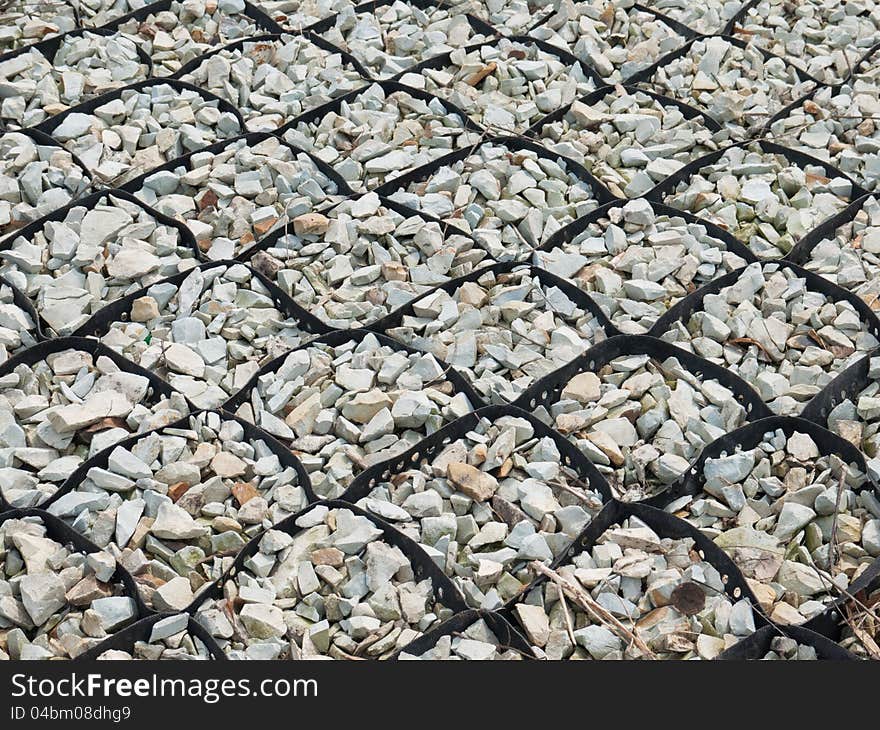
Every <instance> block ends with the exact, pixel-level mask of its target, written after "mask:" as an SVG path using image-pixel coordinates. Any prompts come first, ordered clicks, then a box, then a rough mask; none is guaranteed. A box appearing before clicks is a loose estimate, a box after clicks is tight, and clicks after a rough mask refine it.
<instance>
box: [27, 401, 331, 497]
mask: <svg viewBox="0 0 880 730" xmlns="http://www.w3.org/2000/svg"><path fill="white" fill-rule="evenodd" d="M200 413H217V414H219V415H220V418H221V419H222V420H225V421H235V422H236V423H238V424H239V425H240V426H241V427H242V429H243V430H244V435H245V438H246V439H248V440H249V441H258V440H263V441H265V442H266V445H267V446H268V447H269V449H270V450H271V451H272V453H273V454H275V455H276V456H277V457H278V460H279V461H280V462H281V466H282V467H291V468H293V469H294V470H295V471H296V475H297V479H298V486H301V487H302V488H303V490H304V491H305V493H306V497H307V498H308V500H309V503H310V504H311V503H312V502H316V501H317V500H318V497H317V496H316V495H315V493H314V491H312V482H311V479H309V475H308V472H306V470H305V467H304V466H303V465H302V464H301V463H300V461H299V459H297V458H296V457H295V456H294V455H293V452H291V450H290V449H288V448H287V447H286V446H285V445H284V444H282V443H281V442H280V441H279V440H278V439H277V438H275V437H274V436H273V435H272V434H269V433H266V432H265V431H264V430H263V429H261V428H259V427H258V426H255V425H254V424H252V423H250V422H248V421H246V420H244V419H243V418H239V417H238V416H236V415H234V414H232V413H229V412H228V411H223V410H222V409H211V410H201V411H192V412H191V413H190V414H189V415H188V416H184V417H183V418H180V419H178V420H177V421H174V422H173V423H169V424H168V425H166V426H160V427H159V428H153V429H150V430H149V431H142V432H141V433H137V434H134V435H132V436H129V437H128V438H125V439H122V440H121V441H117V442H116V443H114V444H112V445H110V446H108V447H107V448H106V449H103V450H102V451H99V452H98V453H97V454H95V455H94V456H91V457H89V458H88V459H86V460H85V461H84V462H83V463H82V464H80V465H79V466H78V467H77V468H76V469H75V470H74V471H73V473H72V474H71V475H70V476H69V477H68V478H67V479H65V480H64V482H63V483H62V484H61V486H60V487H59V488H58V491H57V492H55V494H53V495H52V496H51V497H50V498H49V499H48V500H46V501H45V502H44V503H43V504H41V505H40V508H41V509H46V510H47V509H49V508H50V507H51V506H52V505H53V504H54V503H55V502H57V501H58V500H59V499H61V497H63V496H64V495H65V494H70V493H71V492H75V491H76V489H77V487H78V486H80V484H82V482H83V480H85V478H86V476H87V475H88V473H89V470H90V469H94V468H95V467H99V468H101V469H106V468H107V462H108V460H109V458H110V454H112V453H113V451H114V450H115V449H116V448H117V447H122V448H124V449H129V450H130V449H131V448H132V447H133V446H134V445H135V444H137V442H138V441H140V440H142V439H144V438H146V437H147V436H149V435H150V434H154V433H161V432H163V431H165V430H167V429H174V428H176V429H186V430H189V429H190V428H191V425H190V420H191V418H192V417H194V416H197V415H199V414H200Z"/></svg>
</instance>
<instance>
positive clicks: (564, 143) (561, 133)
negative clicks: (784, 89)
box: [531, 86, 730, 198]
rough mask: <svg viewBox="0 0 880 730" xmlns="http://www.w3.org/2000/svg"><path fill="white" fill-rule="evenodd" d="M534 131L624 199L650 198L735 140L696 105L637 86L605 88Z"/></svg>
mask: <svg viewBox="0 0 880 730" xmlns="http://www.w3.org/2000/svg"><path fill="white" fill-rule="evenodd" d="M531 131H532V133H533V135H536V136H539V137H540V138H541V140H542V141H543V142H544V144H545V145H546V146H547V147H548V148H549V149H551V150H553V151H554V152H557V153H559V154H560V155H564V156H565V157H568V158H570V159H572V160H575V161H576V162H579V163H581V164H582V165H583V166H584V167H585V168H586V169H588V170H589V171H590V172H591V173H592V174H593V175H594V176H595V177H596V178H598V179H599V181H600V182H602V183H603V184H604V185H605V186H606V187H607V188H608V189H609V190H610V191H611V192H612V193H614V194H615V195H617V196H618V197H621V198H624V197H638V196H640V195H644V194H645V193H647V192H648V191H649V190H651V188H653V187H654V186H655V185H657V184H658V183H660V182H662V181H663V180H665V179H666V178H667V177H669V176H670V175H672V174H674V173H676V172H678V170H680V169H681V168H682V167H683V166H684V165H685V164H687V163H688V162H691V161H693V160H696V159H697V158H699V157H702V156H703V155H707V154H709V153H711V152H715V151H716V150H718V149H720V148H721V147H723V146H725V145H726V144H727V143H729V138H730V133H729V131H728V130H724V129H721V128H720V127H719V125H718V123H717V122H715V120H714V119H712V118H710V117H707V116H705V115H703V114H702V113H700V112H699V111H698V110H696V109H694V108H693V107H689V106H687V105H686V104H682V103H680V102H676V101H673V100H671V99H668V98H665V97H663V96H660V95H659V94H654V93H652V92H649V91H646V90H642V89H640V88H638V87H634V86H631V87H615V88H614V89H613V90H611V89H608V88H605V89H599V90H598V91H596V92H594V93H592V94H589V95H587V96H586V97H584V98H583V99H578V100H577V101H574V102H572V103H571V104H570V105H569V106H567V107H565V108H563V109H560V110H559V111H558V112H554V113H553V114H551V115H549V116H548V117H546V118H544V119H543V120H541V121H540V122H539V123H538V125H536V126H535V127H534V128H533V129H532V130H531Z"/></svg>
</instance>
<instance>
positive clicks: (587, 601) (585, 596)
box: [529, 561, 657, 659]
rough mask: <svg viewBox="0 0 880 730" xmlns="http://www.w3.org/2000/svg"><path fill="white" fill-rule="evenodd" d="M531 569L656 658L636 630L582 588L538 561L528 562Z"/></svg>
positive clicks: (615, 631)
mask: <svg viewBox="0 0 880 730" xmlns="http://www.w3.org/2000/svg"><path fill="white" fill-rule="evenodd" d="M529 565H530V567H531V568H532V570H534V571H535V572H537V573H540V574H541V575H544V576H546V577H547V578H550V580H552V581H553V582H554V583H556V585H557V586H558V587H559V588H561V589H562V591H563V592H564V593H565V594H566V595H567V596H568V597H569V598H570V599H571V600H572V602H574V603H575V604H576V605H578V606H580V607H581V608H582V609H583V610H584V611H586V612H587V613H589V614H590V615H591V616H593V617H594V618H595V619H596V620H598V621H600V622H601V623H602V624H604V625H605V626H607V627H608V628H609V629H610V630H611V631H613V632H614V633H615V634H617V635H618V636H619V637H620V638H621V639H623V640H624V641H627V642H629V643H631V644H633V645H634V646H635V647H636V648H638V650H639V651H641V652H642V653H643V654H644V655H645V657H646V658H648V659H657V655H656V654H655V653H654V652H653V651H651V648H650V647H649V646H648V645H647V644H646V643H645V642H644V641H643V640H642V639H641V637H639V635H638V633H637V630H635V629H634V630H632V631H630V629H628V628H627V627H626V626H624V625H623V624H622V623H621V622H620V621H618V620H617V618H615V617H614V616H612V615H611V614H610V613H609V612H608V611H607V610H606V609H604V608H603V607H602V606H600V605H599V604H598V603H596V601H594V600H593V597H592V596H591V595H590V594H589V593H587V592H586V591H585V590H584V589H583V588H581V587H580V586H578V585H575V584H574V583H572V582H571V581H569V580H568V579H566V578H565V577H563V576H561V575H560V574H559V573H557V572H556V571H555V570H553V569H551V568H548V567H547V566H546V565H544V564H542V563H538V562H534V561H533V562H532V563H530V564H529Z"/></svg>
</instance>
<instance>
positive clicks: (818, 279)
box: [650, 259, 880, 339]
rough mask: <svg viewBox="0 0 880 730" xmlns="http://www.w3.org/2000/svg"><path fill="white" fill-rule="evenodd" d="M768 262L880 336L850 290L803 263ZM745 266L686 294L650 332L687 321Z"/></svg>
mask: <svg viewBox="0 0 880 730" xmlns="http://www.w3.org/2000/svg"><path fill="white" fill-rule="evenodd" d="M771 264H772V265H775V266H778V267H779V268H786V269H790V270H791V271H793V272H794V273H795V274H796V276H797V277H798V278H803V279H805V280H806V284H807V289H808V290H812V291H816V292H819V293H821V294H824V295H825V296H826V297H828V298H829V299H831V300H832V301H834V302H840V301H846V302H849V303H850V304H851V305H852V306H853V308H854V309H855V310H856V312H857V313H858V314H859V317H860V318H861V320H862V322H864V323H865V324H866V325H867V327H868V331H869V332H870V333H871V334H872V335H874V337H876V338H878V339H880V319H878V318H877V315H876V314H875V313H874V311H873V310H872V309H871V308H870V307H869V306H868V305H867V304H866V303H865V302H864V300H862V299H861V298H860V297H857V296H856V295H855V294H853V293H852V292H850V291H847V290H846V289H844V288H842V287H839V286H837V284H834V283H833V282H830V281H828V279H826V278H824V277H822V276H819V275H818V274H815V273H813V272H812V271H807V270H806V269H805V268H803V267H802V266H798V265H797V264H793V263H791V262H790V261H785V260H783V259H774V260H772V261H765V262H764V265H765V266H766V265H771ZM745 268H746V267H743V268H740V269H737V270H735V271H731V272H730V273H729V274H725V275H724V276H720V277H718V278H717V279H713V280H712V281H710V282H709V283H708V284H705V285H704V286H702V287H700V288H699V289H697V291H695V292H692V293H690V294H688V295H687V296H686V297H685V298H684V299H682V300H681V301H679V302H676V303H675V304H674V305H673V306H672V307H670V308H669V309H668V310H667V311H666V313H665V314H664V315H663V316H662V317H660V319H658V320H657V323H656V324H655V325H654V326H653V327H652V328H651V332H650V334H651V335H653V336H654V337H661V336H662V335H663V334H665V333H666V332H668V331H669V329H670V327H671V326H672V324H673V323H675V322H677V321H681V322H685V321H687V319H688V318H689V317H690V316H691V315H692V314H693V313H694V312H696V311H698V310H701V309H702V307H703V299H704V298H705V297H706V295H707V294H718V293H719V292H720V291H721V290H722V289H724V288H725V287H728V286H732V285H733V284H735V283H736V282H737V281H739V277H740V275H741V274H742V273H743V271H745Z"/></svg>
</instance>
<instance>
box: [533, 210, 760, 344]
mask: <svg viewBox="0 0 880 730" xmlns="http://www.w3.org/2000/svg"><path fill="white" fill-rule="evenodd" d="M566 238H568V237H567V236H566ZM557 243H558V245H557V246H554V247H553V248H551V249H549V250H542V251H538V252H536V253H535V255H534V258H535V263H537V264H538V265H539V266H541V267H543V268H544V269H546V270H547V271H550V272H552V273H555V274H556V275H557V276H560V277H562V278H565V279H570V280H571V282H572V283H573V284H575V285H576V286H578V287H579V288H581V289H583V290H584V291H586V292H588V293H589V295H590V297H591V298H592V299H593V300H594V301H595V302H596V303H597V304H598V305H599V306H600V307H601V308H602V311H603V312H605V314H606V316H607V317H608V318H609V319H610V320H611V322H612V324H613V325H614V326H615V327H617V328H618V329H619V330H620V331H621V332H624V333H626V334H645V333H646V332H648V331H649V330H650V329H651V328H652V327H653V326H654V325H655V324H656V323H657V319H658V318H659V317H660V316H661V315H663V314H665V313H666V312H667V311H668V310H669V309H670V307H672V306H673V305H675V304H676V303H678V302H679V301H681V300H682V299H683V298H684V297H685V296H687V295H688V294H690V293H691V292H693V291H695V290H696V289H698V288H699V287H701V286H702V285H704V284H707V283H709V282H710V281H711V280H712V279H715V278H717V277H718V276H722V275H723V274H726V273H730V272H731V271H734V270H736V269H738V268H740V267H742V266H744V265H745V264H746V261H745V259H743V258H742V257H741V256H739V255H738V254H736V253H734V252H732V251H728V250H727V244H726V243H725V242H724V241H723V240H721V239H720V238H716V237H715V236H714V235H712V232H711V231H710V230H709V229H707V227H706V226H703V225H700V224H697V223H688V222H687V221H685V220H684V219H683V218H680V217H678V216H669V215H667V214H665V213H662V212H658V211H656V210H655V209H654V207H653V206H652V204H651V203H649V202H648V201H645V200H633V201H631V202H629V203H627V204H626V205H622V206H619V207H613V208H610V209H609V210H608V213H607V215H604V216H602V217H600V218H598V219H596V220H595V222H593V223H591V224H589V225H587V226H586V227H584V229H583V231H581V232H579V233H576V234H574V233H573V235H572V236H571V240H560V241H558V242H557Z"/></svg>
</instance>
